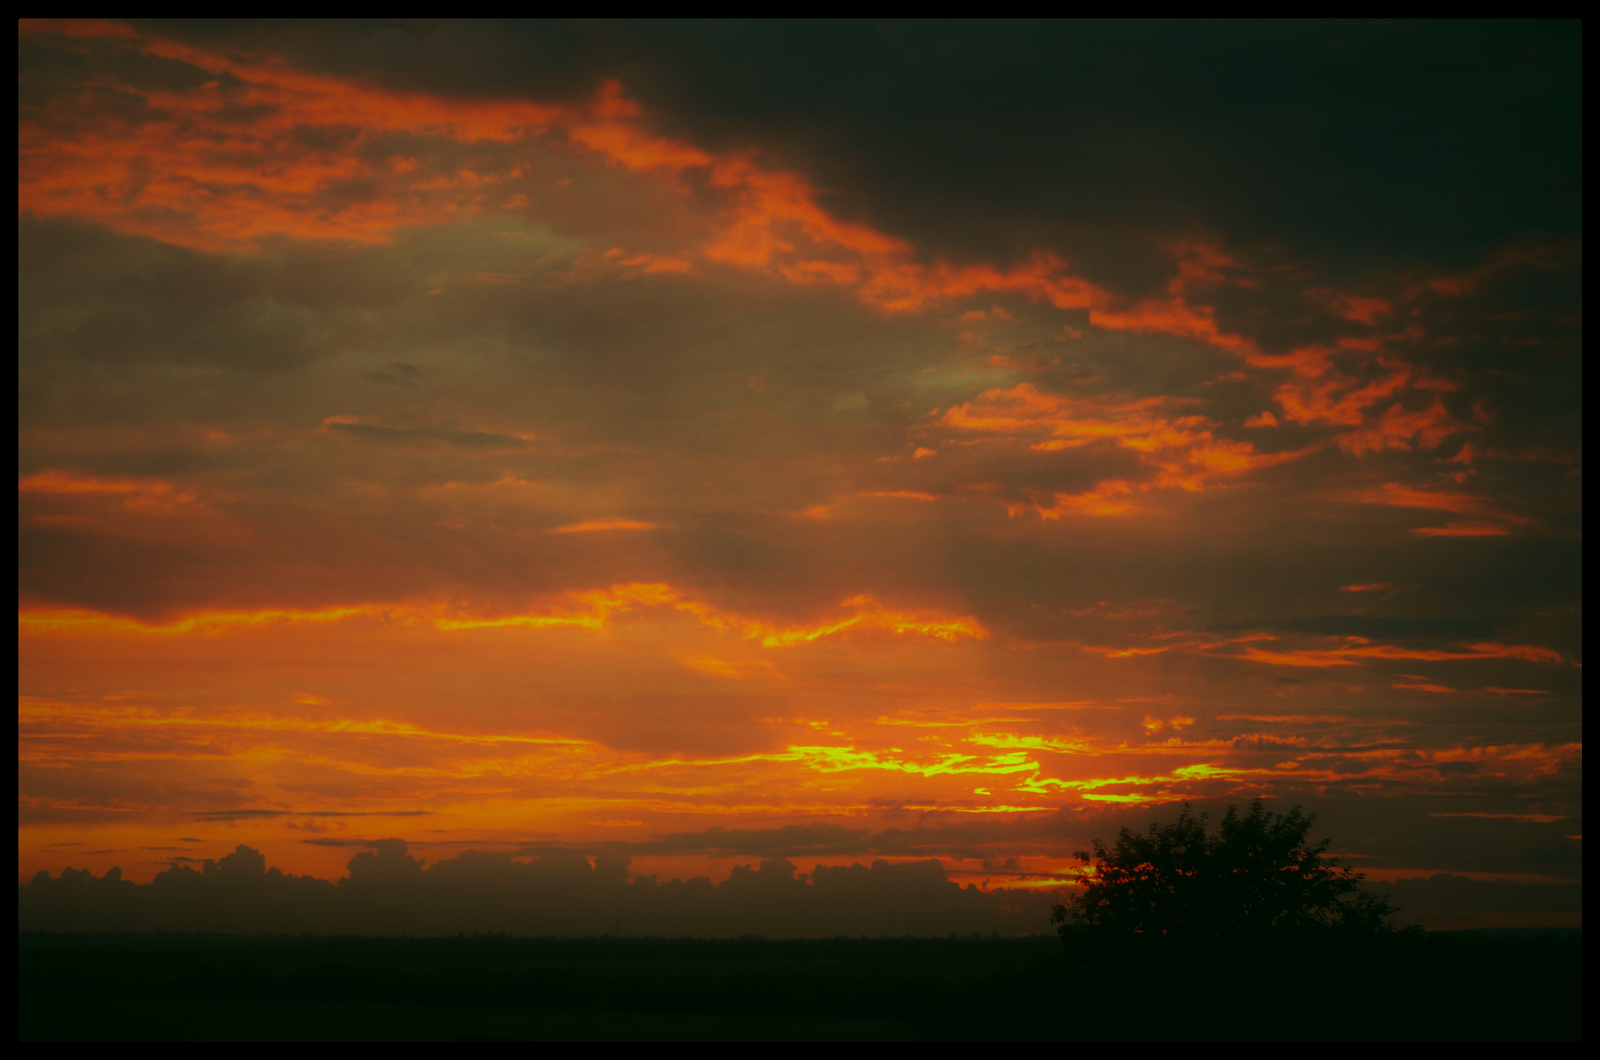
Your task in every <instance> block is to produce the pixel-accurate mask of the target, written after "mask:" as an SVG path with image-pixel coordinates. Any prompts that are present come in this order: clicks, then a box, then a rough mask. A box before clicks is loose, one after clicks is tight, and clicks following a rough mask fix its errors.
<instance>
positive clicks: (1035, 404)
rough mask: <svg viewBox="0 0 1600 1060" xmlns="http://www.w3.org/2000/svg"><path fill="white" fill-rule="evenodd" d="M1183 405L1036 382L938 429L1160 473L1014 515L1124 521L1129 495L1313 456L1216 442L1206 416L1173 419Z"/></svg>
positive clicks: (968, 406)
mask: <svg viewBox="0 0 1600 1060" xmlns="http://www.w3.org/2000/svg"><path fill="white" fill-rule="evenodd" d="M1179 404H1180V403H1179V402H1176V401H1174V400H1173V399H1170V398H1161V397H1151V398H1120V397H1075V396H1071V395H1066V394H1050V393H1044V392H1042V391H1040V390H1039V389H1038V388H1037V387H1035V386H1034V385H1033V384H1032V383H1019V384H1017V385H1016V386H1014V387H1010V388H1007V389H994V390H988V391H985V392H984V393H982V394H980V395H978V397H976V398H975V399H973V400H972V401H969V402H964V403H962V404H959V405H955V406H952V407H950V408H948V409H946V410H945V411H944V413H943V414H942V415H941V416H940V417H939V419H938V421H937V425H938V426H943V427H948V428H950V429H952V430H957V431H961V432H963V433H968V434H980V435H997V436H1005V437H1016V438H1019V439H1021V440H1024V441H1028V443H1029V447H1030V448H1032V449H1034V450H1037V451H1040V452H1059V451H1061V450H1063V449H1073V448H1078V447H1082V446H1088V445H1093V444H1107V445H1114V446H1117V447H1119V448H1122V449H1127V450H1130V451H1132V452H1134V453H1137V454H1138V456H1139V459H1140V462H1141V463H1142V464H1144V465H1145V466H1146V467H1147V468H1149V469H1150V470H1151V471H1152V472H1153V473H1154V474H1153V476H1152V477H1151V478H1150V479H1149V480H1146V481H1142V482H1132V481H1129V480H1126V479H1115V480H1108V481H1104V482H1100V483H1098V484H1096V486H1095V487H1094V488H1093V489H1091V490H1088V491H1086V492H1084V493H1081V494H1067V493H1056V494H1054V495H1053V496H1052V497H1050V498H1049V499H1048V500H1046V499H1044V498H1039V497H1033V498H1031V499H1030V500H1029V501H1028V502H1027V503H1017V502H1011V503H1008V504H1007V508H1008V510H1009V511H1010V512H1011V514H1012V515H1013V516H1016V515H1019V514H1022V513H1024V512H1028V511H1032V512H1035V513H1037V514H1038V515H1039V516H1040V517H1041V518H1044V519H1058V518H1060V516H1061V514H1062V513H1063V512H1067V511H1071V512H1077V513H1080V514H1088V515H1117V514H1122V513H1125V512H1128V511H1132V510H1133V508H1134V505H1133V504H1132V503H1131V502H1130V501H1128V500H1126V499H1124V498H1126V497H1128V496H1129V495H1130V494H1132V493H1135V492H1139V491H1144V490H1149V489H1160V488H1175V489H1183V490H1189V491H1196V490H1202V489H1206V488H1208V487H1210V486H1211V485H1213V484H1214V480H1215V479H1216V478H1217V477H1219V476H1224V475H1238V474H1242V473H1245V472H1248V471H1251V470H1254V469H1257V468H1262V467H1269V466H1271V465H1273V464H1279V463H1283V462H1285V461H1288V460H1294V459H1297V458H1298V457H1300V456H1303V455H1305V452H1306V450H1298V451H1293V452H1282V453H1260V452H1257V451H1256V448H1255V446H1254V445H1253V444H1252V443H1250V442H1235V441H1229V440H1227V439H1221V438H1217V437H1216V436H1215V434H1214V433H1213V429H1214V427H1215V426H1216V425H1215V424H1214V423H1213V422H1212V421H1210V420H1208V419H1206V418H1205V417H1203V416H1183V415H1173V414H1172V411H1171V410H1173V409H1174V408H1175V407H1176V406H1178V405H1179Z"/></svg>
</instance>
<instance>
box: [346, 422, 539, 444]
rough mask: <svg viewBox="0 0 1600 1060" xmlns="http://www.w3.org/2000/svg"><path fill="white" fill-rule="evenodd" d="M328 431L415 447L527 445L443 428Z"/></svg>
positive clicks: (359, 427)
mask: <svg viewBox="0 0 1600 1060" xmlns="http://www.w3.org/2000/svg"><path fill="white" fill-rule="evenodd" d="M328 426H329V427H331V428H332V429H334V430H336V431H343V432H345V433H346V434H353V435H355V436H356V437H358V438H366V439H369V440H371V441H376V442H401V443H411V444H416V443H419V442H444V443H446V444H448V445H464V446H468V447H471V448H483V447H486V446H493V447H497V448H506V447H511V448H516V447H518V446H524V445H527V444H528V442H527V440H526V439H524V438H513V437H510V436H508V435H504V434H489V433H486V432H484V431H454V430H450V429H449V428H444V427H379V426H375V425H371V424H366V423H330V424H328Z"/></svg>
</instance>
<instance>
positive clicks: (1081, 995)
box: [18, 932, 1582, 1041]
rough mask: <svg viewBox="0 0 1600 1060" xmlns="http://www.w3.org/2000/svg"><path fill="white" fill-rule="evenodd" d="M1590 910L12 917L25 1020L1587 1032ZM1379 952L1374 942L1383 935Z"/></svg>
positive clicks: (1490, 1035)
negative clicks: (113, 927)
mask: <svg viewBox="0 0 1600 1060" xmlns="http://www.w3.org/2000/svg"><path fill="white" fill-rule="evenodd" d="M1581 949H1582V937H1581V934H1580V933H1578V932H1564V933H1563V932H1545V933H1524V934H1520V935H1501V936H1492V935H1480V934H1470V933H1450V934H1442V933H1441V934H1436V935H1431V936H1411V937H1407V938H1404V939H1396V940H1391V941H1390V942H1388V943H1383V944H1380V945H1379V946H1378V947H1377V948H1376V949H1375V948H1373V947H1371V946H1367V945H1365V944H1363V945H1362V946H1358V947H1346V948H1344V949H1332V948H1325V949H1324V951H1323V952H1319V953H1307V952H1305V948H1304V947H1300V948H1295V949H1278V950H1274V951H1272V952H1262V951H1257V952H1254V953H1250V954H1241V953H1238V952H1234V953H1228V954H1216V953H1210V952H1188V953H1185V954H1172V953H1162V954H1154V953H1150V952H1145V953H1112V954H1086V953H1067V952H1065V950H1064V948H1063V947H1062V945H1061V943H1060V942H1059V941H1058V940H1056V939H1054V938H1049V937H1045V938H1026V939H976V938H972V939H966V938H963V939H823V940H809V941H807V940H795V941H774V940H766V939H737V940H735V939H729V940H708V939H615V938H593V939H515V938H504V937H478V938H444V939H381V938H352V937H342V938H327V937H321V938H319V937H311V936H300V937H288V936H268V937H243V936H219V935H177V934H163V935H134V934H104V935H56V934H36V933H24V934H21V935H19V937H18V970H19V1027H18V1033H19V1037H20V1038H21V1040H23V1041H63V1040H75V1041H218V1040H231V1041H597V1040H610V1041H839V1040H854V1041H890V1040H916V1039H923V1040H927V1039H953V1038H954V1039H960V1038H968V1039H982V1040H993V1039H1005V1038H1010V1039H1022V1040H1049V1039H1069V1040H1075V1041H1085V1040H1089V1041H1093V1040H1127V1039H1133V1040H1142V1039H1166V1040H1190V1039H1225V1040H1226V1039H1252V1038H1253V1039H1265V1040H1282V1039H1296V1038H1298V1039H1309V1040H1340V1039H1346V1040H1348V1039H1413V1040H1497V1039H1498V1040H1541V1039H1542V1040H1577V1039H1578V1038H1579V1037H1580V1036H1581V1028H1582V1023H1581V1018H1582V1017H1581V997H1580V992H1581V976H1582V956H1581ZM1379 950H1381V952H1379Z"/></svg>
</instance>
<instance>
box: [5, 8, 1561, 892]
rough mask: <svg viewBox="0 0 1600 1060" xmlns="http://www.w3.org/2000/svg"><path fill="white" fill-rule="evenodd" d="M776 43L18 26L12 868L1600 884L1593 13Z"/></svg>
mask: <svg viewBox="0 0 1600 1060" xmlns="http://www.w3.org/2000/svg"><path fill="white" fill-rule="evenodd" d="M785 25H786V24H779V25H777V26H744V25H735V24H727V25H724V24H714V25H709V26H705V27H702V28H700V29H699V30H693V29H690V28H686V27H683V26H658V25H655V24H635V23H620V24H613V25H610V26H593V25H589V24H586V23H585V24H570V25H569V24H533V25H526V24H514V25H510V26H499V27H497V26H490V25H488V24H484V23H452V22H442V23H395V24H388V23H350V24H347V23H332V24H303V23H263V24H255V23H241V24H234V25H220V24H214V23H193V24H191V23H164V24H144V23H117V22H93V21H80V22H35V23H25V24H24V25H23V27H22V32H21V38H20V48H21V125H20V131H19V255H20V257H19V262H20V265H19V272H20V325H19V329H20V330H19V335H20V346H21V366H20V389H21V398H20V410H21V423H20V441H19V446H20V454H19V474H18V503H19V520H20V523H19V534H20V567H19V582H20V590H19V625H20V636H21V649H20V659H21V677H20V688H19V691H20V695H21V701H20V707H19V724H20V749H19V758H20V761H19V765H20V771H21V787H20V791H21V796H20V798H21V802H20V833H19V858H20V871H21V874H22V876H23V878H27V877H29V876H31V875H32V874H33V873H34V872H35V871H37V870H41V869H48V870H51V871H57V870H59V869H60V868H61V867H62V866H63V865H67V864H71V865H77V866H82V867H87V868H92V869H95V870H96V871H99V872H103V871H104V870H105V869H106V868H108V867H110V866H112V865H119V866H121V867H122V869H123V871H124V873H125V874H126V875H127V876H128V877H129V878H132V879H136V880H139V881H141V882H143V881H146V880H148V879H150V878H151V877H152V876H153V875H154V874H155V873H156V872H157V871H159V870H160V869H161V868H163V867H164V866H165V865H166V864H167V863H168V862H169V860H170V859H173V858H178V859H184V858H203V857H216V856H218V855H219V854H221V853H222V852H225V851H227V850H230V849H232V848H233V847H234V846H235V845H236V844H238V843H240V842H246V843H249V844H251V845H252V846H254V847H258V848H260V849H262V850H264V851H266V853H267V854H268V856H269V858H270V860H271V861H272V863H273V864H275V865H279V866H281V867H283V868H284V870H285V871H290V872H313V871H314V872H316V873H318V874H320V875H323V876H329V875H333V874H337V873H338V872H339V871H340V870H341V866H342V865H343V864H344V862H345V861H346V860H347V859H348V857H349V855H350V851H349V850H348V849H346V848H347V847H349V846H351V845H356V846H359V845H362V844H369V845H370V844H372V843H376V842H378V841H380V840H384V839H392V838H394V837H403V838H404V839H405V840H406V841H407V842H408V843H410V844H412V846H413V847H414V848H415V849H418V850H428V851H430V856H433V857H435V860H438V858H440V857H449V856H454V855H458V854H460V853H461V852H462V851H463V850H466V849H468V848H473V849H478V850H492V851H500V852H502V853H504V854H510V853H511V852H515V851H527V850H533V849H540V850H544V849H561V850H567V851H586V852H589V853H591V854H595V853H603V852H606V851H611V852H618V851H625V852H627V854H628V856H630V857H632V858H633V859H634V868H633V871H634V872H660V873H664V874H665V875H668V876H670V875H677V874H680V873H681V874H683V875H690V874H698V873H702V872H708V873H710V874H711V875H713V876H717V877H718V878H722V877H725V876H726V875H727V873H728V870H729V869H730V868H731V867H732V865H733V864H735V863H740V859H741V858H743V859H745V860H749V859H750V858H751V857H757V858H784V857H790V858H794V857H802V856H803V857H805V858H807V859H814V860H817V861H818V862H822V863H828V864H838V865H846V864H849V863H851V862H852V861H854V860H857V859H859V858H861V857H865V856H868V855H872V856H875V857H882V858H887V859H889V861H888V862H886V863H894V862H895V861H896V859H904V860H906V861H908V862H909V861H920V860H922V859H927V858H936V859H939V860H940V862H941V864H942V865H943V866H944V870H943V871H946V872H948V873H949V878H951V879H953V880H956V881H958V882H962V883H971V882H980V883H981V882H982V881H984V880H991V881H993V883H994V885H995V886H999V885H1001V883H1002V882H1004V884H1005V885H1006V886H1021V887H1032V888H1037V889H1047V888H1049V887H1053V886H1057V885H1059V884H1060V883H1061V881H1062V880H1063V879H1064V877H1063V875H1062V874H1063V873H1065V872H1067V871H1068V869H1069V868H1070V867H1071V865H1073V864H1075V863H1074V862H1072V860H1071V852H1072V850H1074V849H1078V848H1080V847H1081V846H1082V845H1084V844H1085V843H1086V841H1087V839H1088V838H1089V837H1091V836H1095V835H1099V836H1104V837H1109V835H1108V834H1109V833H1112V832H1114V831H1115V829H1116V828H1117V827H1120V826H1122V825H1123V824H1125V823H1130V824H1134V825H1136V826H1137V825H1140V824H1143V823H1145V822H1147V821H1148V820H1150V819H1153V818H1154V817H1159V816H1164V815H1165V816H1170V813H1171V810H1170V809H1163V807H1166V806H1167V805H1168V804H1173V803H1177V802H1180V801H1185V800H1187V801H1191V802H1194V803H1196V804H1200V805H1204V806H1208V807H1211V806H1220V805H1222V804H1224V803H1227V802H1230V801H1232V802H1240V801H1247V800H1249V799H1251V798H1254V797H1256V796H1262V797H1265V798H1268V799H1269V800H1272V802H1273V804H1274V805H1281V806H1283V807H1287V806H1289V805H1293V804H1300V805H1305V806H1307V807H1308V808H1310V809H1314V810H1317V811H1319V812H1321V813H1322V815H1323V818H1322V823H1323V825H1324V826H1325V827H1326V829H1327V831H1328V834H1330V835H1332V836H1333V837H1334V838H1335V843H1336V849H1338V850H1339V851H1340V852H1342V853H1345V854H1347V855H1348V856H1350V857H1352V858H1354V859H1356V860H1355V861H1353V862H1352V863H1354V864H1357V865H1359V866H1361V867H1363V868H1369V869H1370V870H1371V872H1372V874H1373V875H1374V876H1375V877H1376V878H1380V879H1383V878H1387V879H1389V880H1394V879H1398V878H1401V877H1402V876H1404V877H1406V878H1410V877H1413V876H1417V875H1418V874H1432V873H1439V872H1450V873H1458V874H1461V875H1464V876H1467V877H1470V878H1472V879H1475V880H1480V881H1516V882H1521V883H1525V884H1528V885H1530V886H1531V885H1535V884H1539V885H1552V884H1551V881H1557V880H1570V879H1573V878H1576V877H1577V876H1578V875H1579V874H1580V865H1581V835H1582V827H1581V767H1582V744H1581V739H1582V735H1581V674H1582V671H1581V596H1580V593H1581V590H1580V585H1579V570H1580V557H1581V466H1582V464H1581V459H1582V457H1581V434H1580V420H1581V397H1580V394H1581V375H1580V367H1579V355H1580V342H1581V308H1580V298H1581V286H1580V284H1581V271H1580V269H1581V246H1580V243H1579V234H1580V227H1579V225H1580V222H1579V208H1580V197H1579V195H1580V193H1579V190H1578V189H1579V183H1578V182H1579V177H1580V163H1579V158H1580V155H1579V144H1580V140H1579V120H1578V111H1577V102H1576V100H1577V86H1578V83H1579V82H1578V51H1577V40H1578V31H1577V29H1576V28H1571V27H1564V26H1563V25H1562V24H1548V25H1543V26H1533V27H1524V26H1515V27H1511V28H1507V29H1505V30H1504V31H1503V32H1501V31H1495V32H1494V33H1490V32H1489V31H1488V30H1486V29H1483V28H1478V29H1471V28H1463V27H1438V26H1433V27H1429V26H1406V25H1394V26H1386V27H1365V28H1360V27H1353V26H1339V27H1327V28H1325V34H1324V37H1318V36H1316V35H1314V34H1311V33H1310V31H1308V30H1304V29H1302V28H1300V27H1267V26H1238V27H1232V26H1210V27H1205V28H1204V29H1196V28H1193V27H1191V30H1192V32H1189V33H1187V34H1175V33H1174V32H1173V31H1172V30H1171V28H1170V27H1142V28H1141V27H1134V26H1131V25H1121V24H1111V25H1107V26H1100V27H1077V26H1070V25H1067V26H1057V27H1052V28H1050V29H1049V30H1048V31H1044V30H1040V33H1042V34H1043V36H1044V38H1046V39H1044V40H1040V41H1035V40H1032V39H1023V38H1025V37H1032V36H1035V34H1033V31H1031V30H1027V29H1026V28H1025V27H1020V26H1018V27H1010V28H1005V27H981V28H975V29H974V30H973V36H972V38H971V39H970V40H963V39H962V36H961V34H959V33H957V32H956V31H955V28H954V27H936V26H924V25H918V24H910V25H905V26H893V25H890V26H879V27H865V26H848V25H834V24H815V25H811V24H808V25H804V26H801V25H789V26H788V28H784V27H785ZM1007 49H1010V51H1009V52H1008V51H1007ZM1041 49H1042V51H1041ZM1051 49H1054V52H1053V54H1058V55H1059V56H1061V58H1060V59H1059V60H1058V61H1059V62H1060V63H1062V64H1064V65H1069V66H1071V72H1070V73H1064V74H1062V76H1060V77H1057V78H1052V77H1049V76H1046V75H1047V73H1048V69H1047V70H1046V72H1045V73H1039V74H1035V73H1026V74H1020V75H1019V76H1018V78H1017V79H1015V80H1014V81H1012V82H1010V83H1006V84H1005V86H1004V87H996V83H997V79H996V78H994V77H993V76H991V75H992V74H993V73H994V72H995V70H996V69H998V68H1003V67H1005V66H1007V65H1008V64H1009V65H1020V66H1023V67H1028V68H1029V69H1032V67H1031V66H1029V64H1035V65H1037V63H1038V62H1040V61H1043V56H1044V55H1046V54H1049V53H1052V51H1051ZM1286 54H1287V55H1289V56H1290V57H1292V58H1294V60H1295V61H1294V62H1293V63H1288V62H1286V60H1285V59H1284V56H1285V55H1286ZM1008 55H1009V59H1007V56H1008ZM940 57H942V58H940ZM1074 57H1076V58H1074ZM1069 60H1071V62H1069ZM1241 63H1242V64H1243V66H1242V68H1241ZM997 64H998V65H997ZM1046 65H1047V67H1048V64H1046ZM1113 68H1114V69H1117V70H1121V71H1123V72H1124V73H1126V74H1128V75H1130V76H1131V78H1132V82H1133V83H1130V82H1128V81H1126V80H1124V81H1123V82H1121V83H1122V85H1123V87H1122V88H1121V89H1120V90H1114V89H1111V88H1107V87H1106V79H1105V78H1104V77H1101V76H1099V75H1100V74H1104V73H1106V72H1107V71H1109V70H1111V69H1113ZM823 71H832V72H833V74H832V76H831V78H823V77H822V76H821V75H822V72H823ZM1358 71H1364V73H1363V75H1362V87H1360V88H1348V89H1345V90H1333V89H1329V88H1328V87H1326V86H1327V84H1328V77H1330V76H1332V75H1334V74H1341V75H1343V77H1342V79H1341V80H1340V81H1339V83H1341V84H1343V83H1348V82H1349V80H1350V78H1351V77H1353V76H1354V74H1355V73H1356V72H1358ZM1141 72H1142V73H1141ZM1247 74H1248V75H1249V76H1246V75H1247ZM999 80H1000V81H1001V82H1003V81H1004V79H999ZM1295 115H1299V116H1300V117H1299V118H1296V117H1295ZM1296 121H1300V122H1301V124H1298V125H1297V124H1295V122H1296ZM1319 145H1320V146H1319ZM808 863H809V862H808ZM840 871H843V870H842V869H841V870H840ZM1541 915H1542V914H1541ZM1508 922H1510V921H1508Z"/></svg>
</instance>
